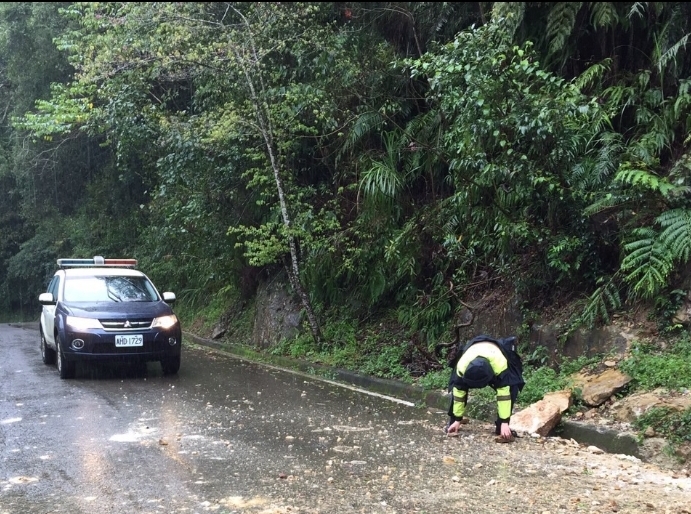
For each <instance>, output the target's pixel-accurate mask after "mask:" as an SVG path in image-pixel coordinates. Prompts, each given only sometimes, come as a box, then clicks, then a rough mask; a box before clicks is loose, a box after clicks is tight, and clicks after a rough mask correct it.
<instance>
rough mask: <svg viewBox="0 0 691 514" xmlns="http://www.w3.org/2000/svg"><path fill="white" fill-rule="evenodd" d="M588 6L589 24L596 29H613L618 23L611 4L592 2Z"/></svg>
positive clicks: (614, 9)
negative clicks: (589, 10) (589, 11)
mask: <svg viewBox="0 0 691 514" xmlns="http://www.w3.org/2000/svg"><path fill="white" fill-rule="evenodd" d="M590 5H591V6H592V7H591V8H592V12H591V13H590V23H592V24H593V27H595V28H596V29H600V28H610V27H613V26H614V25H616V23H617V22H618V21H619V15H618V14H617V10H616V8H615V7H614V5H613V4H612V2H592V3H591V4H590Z"/></svg>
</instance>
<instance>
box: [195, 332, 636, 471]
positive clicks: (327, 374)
mask: <svg viewBox="0 0 691 514" xmlns="http://www.w3.org/2000/svg"><path fill="white" fill-rule="evenodd" d="M184 338H187V339H189V340H191V341H192V342H194V343H196V344H199V345H202V346H207V347H210V348H214V349H217V350H221V351H223V352H227V353H229V354H231V355H234V356H236V357H239V358H243V359H246V360H250V361H254V362H259V363H265V364H270V365H272V366H277V367H281V368H286V369H288V370H294V371H300V372H302V373H306V374H309V375H312V376H314V377H315V378H318V379H319V378H321V379H327V380H333V381H336V382H343V383H345V384H349V385H353V386H358V387H362V388H363V389H367V390H368V391H372V392H376V393H379V394H384V395H388V396H393V397H396V398H400V399H402V400H407V401H410V402H413V403H415V404H417V405H425V406H427V407H429V408H434V409H439V410H440V411H441V412H440V414H444V415H445V413H446V410H447V409H448V406H449V395H448V393H443V392H438V391H427V390H424V389H422V388H421V387H417V386H412V385H410V384H406V383H404V382H400V381H396V380H386V379H382V378H377V377H371V376H367V375H361V374H358V373H354V372H352V371H348V370H344V369H339V368H332V367H329V366H324V365H321V364H315V363H311V362H306V361H302V360H298V359H292V358H290V357H282V356H277V355H268V354H265V353H261V352H258V351H256V350H253V349H252V348H250V347H247V346H242V345H234V344H229V343H220V342H218V341H215V340H213V339H206V338H203V337H199V336H197V335H195V334H191V333H189V332H184V331H183V339H184ZM445 419H446V417H445V416H444V417H443V418H440V423H443V421H444V420H445ZM483 421H493V420H492V419H486V420H483ZM550 435H556V436H559V437H562V438H565V439H573V440H574V441H576V442H578V443H580V444H587V445H589V446H590V445H592V446H597V447H598V448H599V449H601V450H603V451H605V452H607V453H616V454H624V455H630V456H633V457H637V458H640V456H641V455H640V451H639V446H638V441H637V440H636V437H635V436H634V435H633V434H631V433H622V432H619V431H616V430H612V429H610V428H607V427H604V426H592V425H589V424H586V423H581V422H578V421H569V420H562V422H561V423H560V424H559V426H558V427H557V428H556V429H555V431H554V433H553V434H550Z"/></svg>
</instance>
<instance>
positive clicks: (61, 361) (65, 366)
mask: <svg viewBox="0 0 691 514" xmlns="http://www.w3.org/2000/svg"><path fill="white" fill-rule="evenodd" d="M55 347H56V348H57V351H56V352H55V353H56V357H57V368H58V374H59V375H60V378H74V375H75V374H76V370H77V363H76V362H70V361H68V360H67V359H65V354H64V353H63V352H62V342H61V341H60V337H59V336H55Z"/></svg>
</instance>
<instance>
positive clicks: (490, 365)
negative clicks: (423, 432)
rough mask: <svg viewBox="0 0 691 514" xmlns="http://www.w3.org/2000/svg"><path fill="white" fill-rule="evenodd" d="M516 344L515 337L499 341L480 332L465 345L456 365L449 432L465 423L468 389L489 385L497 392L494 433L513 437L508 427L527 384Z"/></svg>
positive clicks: (504, 437) (455, 430) (509, 437)
mask: <svg viewBox="0 0 691 514" xmlns="http://www.w3.org/2000/svg"><path fill="white" fill-rule="evenodd" d="M515 343H516V338H515V337H511V338H507V339H500V340H497V339H493V338H491V337H489V336H485V335H481V336H478V337H475V338H473V339H471V340H470V341H469V342H468V344H466V346H465V348H463V352H462V354H461V355H460V358H459V359H458V362H457V364H456V366H455V378H454V379H453V387H452V395H453V402H452V405H451V409H450V412H449V415H450V418H451V419H450V421H451V424H450V425H449V427H448V429H447V433H448V434H453V433H455V432H457V431H458V428H459V427H460V426H461V424H462V422H463V415H464V414H465V408H466V403H467V402H468V390H470V389H482V388H483V387H486V386H490V387H491V388H492V389H494V390H495V391H496V393H497V421H496V422H495V424H496V431H495V432H496V434H497V435H500V436H501V437H502V439H505V440H511V439H512V437H513V435H512V432H511V429H510V428H509V422H510V420H511V412H512V410H513V405H514V403H515V402H516V399H517V398H518V393H519V392H520V390H521V389H522V388H523V385H524V384H525V382H524V381H523V365H522V363H521V359H520V357H519V356H518V354H517V353H516V351H515Z"/></svg>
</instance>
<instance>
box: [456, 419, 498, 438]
mask: <svg viewBox="0 0 691 514" xmlns="http://www.w3.org/2000/svg"><path fill="white" fill-rule="evenodd" d="M460 427H461V422H460V421H454V422H453V423H451V424H450V425H449V428H448V429H447V430H446V435H447V436H448V435H451V434H456V433H457V432H458V429H459V428H460ZM509 433H510V432H509Z"/></svg>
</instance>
